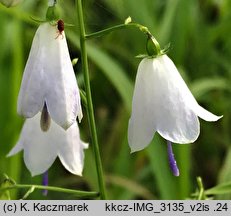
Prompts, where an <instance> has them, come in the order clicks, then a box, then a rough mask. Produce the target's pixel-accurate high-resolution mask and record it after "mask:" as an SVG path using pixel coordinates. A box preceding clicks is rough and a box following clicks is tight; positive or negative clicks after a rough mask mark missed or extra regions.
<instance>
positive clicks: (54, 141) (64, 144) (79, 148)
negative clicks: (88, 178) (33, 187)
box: [8, 113, 88, 176]
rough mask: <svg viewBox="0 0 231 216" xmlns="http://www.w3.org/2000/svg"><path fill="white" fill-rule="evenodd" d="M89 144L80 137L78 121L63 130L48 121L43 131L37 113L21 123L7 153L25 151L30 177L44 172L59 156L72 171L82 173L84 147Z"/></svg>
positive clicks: (12, 153)
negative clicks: (19, 133) (13, 142)
mask: <svg viewBox="0 0 231 216" xmlns="http://www.w3.org/2000/svg"><path fill="white" fill-rule="evenodd" d="M86 148H88V144H86V143H84V142H83V141H81V139H80V133H79V128H78V125H77V122H75V123H74V124H72V125H71V126H70V127H69V128H68V129H67V130H64V129H63V128H61V127H60V126H59V125H57V124H56V123H55V122H54V121H52V120H51V123H50V128H49V130H47V131H46V132H44V131H42V130H41V128H40V113H39V114H37V115H35V116H34V117H33V118H30V119H27V120H26V121H25V123H24V126H23V129H22V132H21V135H20V138H19V141H18V143H17V144H16V146H15V147H14V148H13V149H12V150H11V151H10V153H9V154H8V156H12V155H14V154H16V153H18V152H19V151H21V150H24V161H25V164H26V166H27V168H28V169H29V170H30V172H31V174H32V176H34V175H38V174H42V173H44V172H46V171H47V170H48V169H49V167H50V166H51V165H52V163H53V162H54V161H55V159H56V157H57V156H58V157H59V159H60V161H61V162H62V164H63V166H64V167H65V168H66V169H67V170H68V171H69V172H71V173H73V174H76V175H81V174H82V170H83V164H84V149H86Z"/></svg>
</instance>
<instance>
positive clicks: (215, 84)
mask: <svg viewBox="0 0 231 216" xmlns="http://www.w3.org/2000/svg"><path fill="white" fill-rule="evenodd" d="M190 89H191V91H192V93H193V95H194V96H195V97H196V98H200V97H201V96H203V95H205V94H207V93H208V92H209V91H211V90H214V89H217V90H229V91H230V90H231V88H230V83H229V81H228V80H226V79H225V78H220V77H217V78H204V79H198V80H196V81H194V82H193V83H192V84H191V85H190Z"/></svg>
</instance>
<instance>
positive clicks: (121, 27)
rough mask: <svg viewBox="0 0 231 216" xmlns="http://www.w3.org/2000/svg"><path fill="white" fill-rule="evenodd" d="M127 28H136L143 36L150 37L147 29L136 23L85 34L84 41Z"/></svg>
mask: <svg viewBox="0 0 231 216" xmlns="http://www.w3.org/2000/svg"><path fill="white" fill-rule="evenodd" d="M127 27H135V28H138V29H139V30H140V31H142V32H143V33H145V34H148V35H149V36H151V35H152V34H151V32H150V31H149V30H148V28H147V27H145V26H143V25H141V24H138V23H128V24H126V23H124V24H119V25H116V26H112V27H110V28H107V29H103V30H101V31H97V32H94V33H91V34H87V35H86V36H85V38H86V39H92V38H96V37H101V36H103V35H105V34H109V33H111V32H113V31H117V30H121V29H125V28H127Z"/></svg>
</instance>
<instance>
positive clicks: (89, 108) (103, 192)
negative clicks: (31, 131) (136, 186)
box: [76, 0, 106, 200]
mask: <svg viewBox="0 0 231 216" xmlns="http://www.w3.org/2000/svg"><path fill="white" fill-rule="evenodd" d="M76 6H77V14H78V19H79V26H80V46H81V58H82V64H83V73H84V83H85V91H86V99H87V116H88V120H89V125H90V132H91V136H92V148H93V151H94V155H95V162H96V170H97V175H98V184H99V190H100V198H101V199H103V200H104V199H106V190H105V182H104V177H103V168H102V162H101V157H100V151H99V144H98V138H97V131H96V124H95V118H94V108H93V103H92V97H91V86H90V79H89V69H88V58H87V50H86V33H85V27H84V19H83V9H82V1H81V0H76Z"/></svg>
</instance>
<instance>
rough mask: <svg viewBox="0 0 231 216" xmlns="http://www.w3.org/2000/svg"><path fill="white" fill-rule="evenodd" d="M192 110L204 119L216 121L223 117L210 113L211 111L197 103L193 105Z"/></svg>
mask: <svg viewBox="0 0 231 216" xmlns="http://www.w3.org/2000/svg"><path fill="white" fill-rule="evenodd" d="M194 111H195V113H196V114H197V115H198V116H199V117H200V118H202V119H204V120H205V121H217V120H218V119H220V118H222V117H223V116H216V115H214V114H212V113H211V112H209V111H207V110H206V109H204V108H203V107H201V106H200V105H199V104H197V106H195V108H194Z"/></svg>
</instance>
